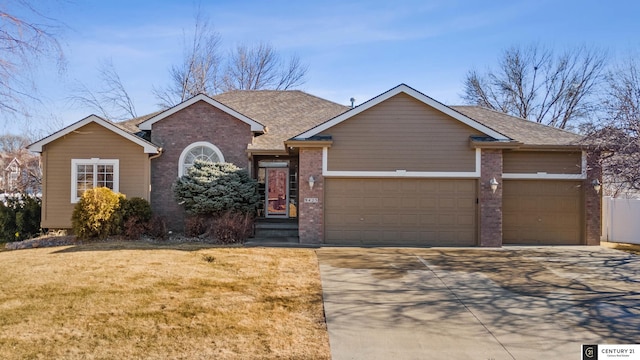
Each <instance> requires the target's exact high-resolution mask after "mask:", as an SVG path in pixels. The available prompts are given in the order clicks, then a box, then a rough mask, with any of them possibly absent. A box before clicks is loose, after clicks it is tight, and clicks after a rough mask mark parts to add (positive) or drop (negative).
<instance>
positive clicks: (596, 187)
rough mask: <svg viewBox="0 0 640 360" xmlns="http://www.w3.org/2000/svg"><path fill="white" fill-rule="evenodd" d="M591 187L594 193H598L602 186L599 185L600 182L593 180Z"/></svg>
mask: <svg viewBox="0 0 640 360" xmlns="http://www.w3.org/2000/svg"><path fill="white" fill-rule="evenodd" d="M591 185H593V190H595V191H596V193H600V189H602V184H601V183H600V180H598V179H594V180H593V181H592V182H591Z"/></svg>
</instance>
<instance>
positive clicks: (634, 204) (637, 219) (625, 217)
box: [602, 196, 640, 244]
mask: <svg viewBox="0 0 640 360" xmlns="http://www.w3.org/2000/svg"><path fill="white" fill-rule="evenodd" d="M602 240H604V241H611V242H621V243H629V244H640V199H616V198H612V197H609V196H605V197H604V198H603V199H602Z"/></svg>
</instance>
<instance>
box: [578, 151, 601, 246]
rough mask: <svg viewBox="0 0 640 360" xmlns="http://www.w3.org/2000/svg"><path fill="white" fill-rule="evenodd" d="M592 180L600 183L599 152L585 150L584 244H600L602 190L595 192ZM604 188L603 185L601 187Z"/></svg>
mask: <svg viewBox="0 0 640 360" xmlns="http://www.w3.org/2000/svg"><path fill="white" fill-rule="evenodd" d="M593 180H598V181H600V183H602V168H601V166H600V152H599V151H588V152H587V178H586V179H584V180H582V188H583V189H584V208H585V219H584V222H585V225H586V229H585V238H586V239H585V240H586V241H585V242H586V245H600V235H601V232H602V228H601V227H602V192H603V191H604V189H603V190H600V192H599V193H598V192H596V190H595V189H594V188H593ZM603 188H604V187H603Z"/></svg>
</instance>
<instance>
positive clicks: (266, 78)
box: [223, 43, 307, 91]
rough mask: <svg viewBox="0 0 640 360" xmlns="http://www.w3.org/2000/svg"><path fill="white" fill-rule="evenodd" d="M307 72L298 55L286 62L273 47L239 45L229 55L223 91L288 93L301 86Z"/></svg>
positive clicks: (263, 44)
mask: <svg viewBox="0 0 640 360" xmlns="http://www.w3.org/2000/svg"><path fill="white" fill-rule="evenodd" d="M306 73H307V66H305V65H303V64H302V63H301V62H300V59H299V58H298V57H297V56H293V57H291V59H290V60H289V62H288V63H285V62H283V61H282V59H281V57H280V56H279V55H278V53H277V52H276V51H275V49H274V48H273V46H271V45H270V44H267V43H260V44H258V45H256V46H254V47H248V46H246V45H239V46H238V47H237V48H236V50H235V51H234V52H232V53H231V54H230V56H229V59H228V64H227V68H226V71H225V75H224V77H223V82H224V85H223V89H224V91H229V90H261V89H274V90H288V89H290V88H293V87H296V86H299V85H302V84H303V83H304V78H305V76H306Z"/></svg>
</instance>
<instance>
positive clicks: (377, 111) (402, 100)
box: [323, 94, 481, 172]
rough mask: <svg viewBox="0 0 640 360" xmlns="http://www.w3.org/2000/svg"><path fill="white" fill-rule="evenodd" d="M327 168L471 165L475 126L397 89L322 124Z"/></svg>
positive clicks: (434, 168)
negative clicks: (329, 143)
mask: <svg viewBox="0 0 640 360" xmlns="http://www.w3.org/2000/svg"><path fill="white" fill-rule="evenodd" d="M323 134H324V135H331V136H332V137H333V145H332V146H331V147H330V148H329V152H328V170H330V171H395V170H407V171H438V172H445V171H452V172H454V171H455V172H470V171H475V151H474V150H473V149H471V148H470V146H469V136H471V135H481V134H480V133H479V132H478V131H477V130H475V129H472V128H471V127H469V126H467V125H465V124H463V123H461V122H459V121H458V120H456V119H453V118H451V117H449V116H448V115H446V114H443V113H441V112H439V111H438V110H436V109H434V108H432V107H430V106H428V105H425V104H424V103H422V102H420V101H418V100H416V99H414V98H412V97H410V96H408V95H406V94H398V95H396V96H394V97H392V98H390V99H388V100H386V101H384V102H382V103H380V104H378V105H376V106H374V107H372V108H370V109H368V110H365V111H364V112H362V113H360V114H358V115H355V116H354V117H352V118H350V119H348V120H346V121H344V122H342V123H340V124H338V125H336V126H334V127H332V128H330V129H328V130H326V131H325V132H324V133H323Z"/></svg>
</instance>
